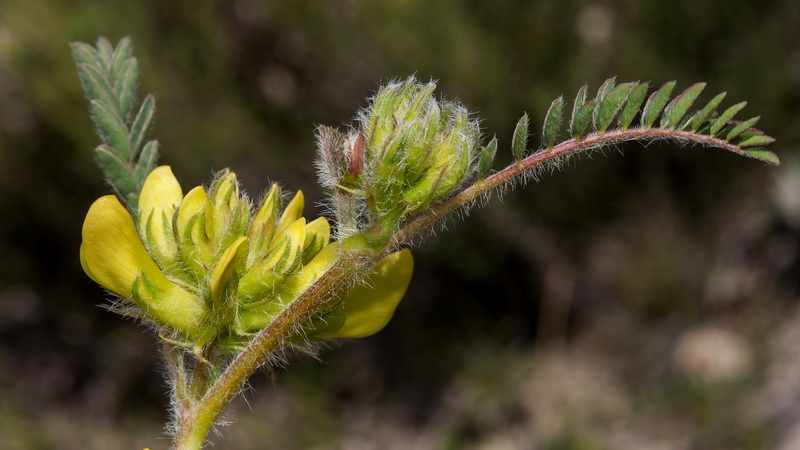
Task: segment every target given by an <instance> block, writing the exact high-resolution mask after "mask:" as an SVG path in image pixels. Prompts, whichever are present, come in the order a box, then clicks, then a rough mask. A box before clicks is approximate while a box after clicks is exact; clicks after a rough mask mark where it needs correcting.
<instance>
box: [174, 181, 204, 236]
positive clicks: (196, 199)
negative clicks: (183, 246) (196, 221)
mask: <svg viewBox="0 0 800 450" xmlns="http://www.w3.org/2000/svg"><path fill="white" fill-rule="evenodd" d="M208 203H209V202H208V195H206V191H205V189H203V186H197V187H196V188H194V189H192V190H191V191H189V193H188V194H186V197H184V198H183V201H182V202H181V206H180V207H179V208H178V217H176V218H175V228H176V229H177V231H178V236H177V237H178V239H179V240H182V239H184V238H185V237H186V236H184V233H185V232H186V227H187V226H188V224H189V220H191V218H192V217H193V216H194V215H195V214H198V213H201V212H204V211H205V210H206V205H208Z"/></svg>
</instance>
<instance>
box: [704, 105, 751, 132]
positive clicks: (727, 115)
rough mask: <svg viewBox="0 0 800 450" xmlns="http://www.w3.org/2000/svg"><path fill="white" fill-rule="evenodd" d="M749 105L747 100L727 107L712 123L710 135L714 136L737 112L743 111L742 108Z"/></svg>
mask: <svg viewBox="0 0 800 450" xmlns="http://www.w3.org/2000/svg"><path fill="white" fill-rule="evenodd" d="M745 105H747V102H739V103H737V104H735V105H733V106H731V107H730V108H728V109H726V110H725V112H723V113H722V115H721V116H719V118H718V119H717V120H716V121H715V122H714V123H713V124H712V125H711V129H710V130H709V133H708V134H709V136H711V137H714V136H715V135H716V134H717V133H719V131H720V130H721V129H722V127H724V126H725V125H727V124H728V122H730V121H731V119H733V116H735V115H736V113H737V112H739V111H741V110H742V108H744V107H745Z"/></svg>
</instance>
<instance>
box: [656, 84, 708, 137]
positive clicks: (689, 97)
mask: <svg viewBox="0 0 800 450" xmlns="http://www.w3.org/2000/svg"><path fill="white" fill-rule="evenodd" d="M705 87H706V84H705V83H695V84H693V85H691V86H689V87H688V88H686V90H685V91H683V92H681V93H680V95H678V96H677V97H675V98H674V99H673V100H672V101H671V102H670V103H669V104H668V105H667V107H666V108H664V115H663V116H661V128H675V127H677V126H678V123H679V122H680V121H681V119H682V118H683V115H684V114H686V111H688V110H689V108H690V107H691V106H692V104H693V103H694V101H695V100H697V97H698V96H699V95H700V93H701V92H703V89H705Z"/></svg>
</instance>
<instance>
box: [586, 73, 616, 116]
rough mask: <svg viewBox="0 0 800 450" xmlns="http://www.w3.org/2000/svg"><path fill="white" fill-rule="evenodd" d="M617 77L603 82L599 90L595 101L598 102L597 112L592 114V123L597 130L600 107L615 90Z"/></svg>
mask: <svg viewBox="0 0 800 450" xmlns="http://www.w3.org/2000/svg"><path fill="white" fill-rule="evenodd" d="M616 80H617V77H611V78H609V79H607V80H606V81H604V82H603V84H601V85H600V87H599V88H598V89H597V97H596V98H595V100H596V101H597V103H596V106H595V110H594V111H593V112H592V123H593V124H594V126H595V128H597V123H598V117H599V115H600V107H602V105H603V100H604V99H605V98H606V95H608V93H609V92H611V90H612V89H614V83H615V82H616Z"/></svg>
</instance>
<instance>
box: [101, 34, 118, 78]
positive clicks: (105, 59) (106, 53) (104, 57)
mask: <svg viewBox="0 0 800 450" xmlns="http://www.w3.org/2000/svg"><path fill="white" fill-rule="evenodd" d="M113 54H114V47H113V46H112V45H111V42H109V41H108V39H106V38H104V37H102V36H101V37H99V38H98V39H97V56H99V57H100V61H101V62H102V63H103V67H104V68H105V70H106V71H108V70H109V69H110V68H111V56H112V55H113Z"/></svg>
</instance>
